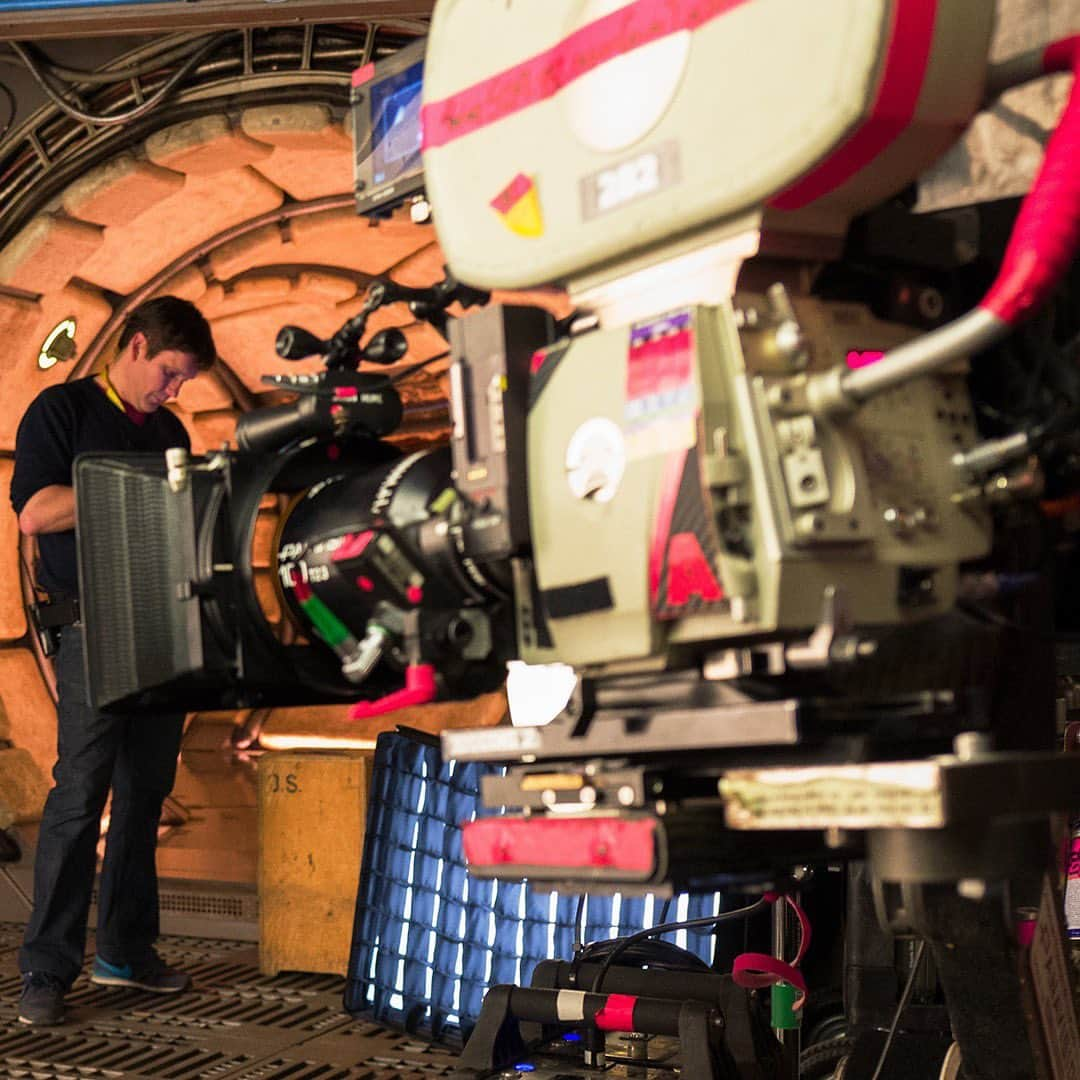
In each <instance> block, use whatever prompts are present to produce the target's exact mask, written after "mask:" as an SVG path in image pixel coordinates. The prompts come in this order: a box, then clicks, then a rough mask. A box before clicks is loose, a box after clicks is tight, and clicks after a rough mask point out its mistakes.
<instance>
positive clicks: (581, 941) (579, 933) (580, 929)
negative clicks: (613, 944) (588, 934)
mask: <svg viewBox="0 0 1080 1080" xmlns="http://www.w3.org/2000/svg"><path fill="white" fill-rule="evenodd" d="M588 895H589V894H588V893H582V894H581V895H580V896H579V897H578V901H577V912H576V914H575V915H574V945H575V946H576V950H577V951H579V950H581V949H584V948H585V927H584V926H583V925H582V921H581V917H582V915H584V914H585V898H586V897H587V896H588Z"/></svg>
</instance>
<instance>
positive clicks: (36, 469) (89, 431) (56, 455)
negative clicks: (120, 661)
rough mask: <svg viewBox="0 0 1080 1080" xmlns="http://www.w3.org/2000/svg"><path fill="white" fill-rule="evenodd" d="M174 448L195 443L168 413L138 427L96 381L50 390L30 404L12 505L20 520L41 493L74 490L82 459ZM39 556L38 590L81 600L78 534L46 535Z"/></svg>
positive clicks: (71, 531) (40, 542)
mask: <svg viewBox="0 0 1080 1080" xmlns="http://www.w3.org/2000/svg"><path fill="white" fill-rule="evenodd" d="M170 446H183V447H184V448H185V449H190V448H191V441H190V439H189V438H188V435H187V432H186V431H185V430H184V425H183V424H182V423H181V422H180V421H179V420H178V419H177V418H176V417H175V416H173V414H172V413H171V412H169V411H168V409H158V410H156V411H155V412H152V413H150V414H149V415H147V417H146V419H145V421H144V422H143V423H141V424H139V423H136V422H135V421H134V420H131V419H130V418H129V417H128V415H127V413H126V412H122V411H121V410H120V409H118V408H117V407H116V405H114V404H113V402H112V401H110V400H109V398H108V397H106V396H105V391H104V390H103V389H102V387H101V386H100V384H98V383H97V382H96V381H95V380H94V379H93V378H86V379H76V380H75V381H74V382H67V383H60V384H58V385H57V386H50V387H49V388H48V389H46V390H42V392H41V393H40V394H38V396H37V397H36V398H34V400H33V401H32V402H31V404H30V407H29V408H28V409H27V410H26V413H25V415H24V416H23V418H22V421H21V422H20V424H19V431H18V434H17V435H16V436H15V473H14V476H13V477H12V481H11V505H12V506H13V507H14V508H15V513H16V514H18V513H21V512H22V509H23V507H24V506H25V505H26V504H27V503H28V502H29V501H30V498H31V496H33V495H34V494H35V493H37V492H38V491H40V490H41V489H42V488H44V487H49V486H50V485H51V484H64V485H67V486H69V487H70V486H72V467H73V465H74V463H75V458H76V457H78V455H79V454H85V453H90V452H106V453H107V452H110V451H117V452H123V451H129V450H130V451H139V452H143V453H146V452H148V451H149V452H153V451H161V452H164V451H165V450H167V449H168V448H169V447H170ZM38 551H39V553H40V556H41V562H40V566H39V568H38V584H39V585H40V586H41V587H42V588H43V589H45V590H46V591H47V592H49V593H50V594H52V595H54V596H77V595H78V593H79V577H78V569H77V566H76V560H75V531H74V529H69V530H68V531H67V532H57V533H42V534H41V535H39V536H38Z"/></svg>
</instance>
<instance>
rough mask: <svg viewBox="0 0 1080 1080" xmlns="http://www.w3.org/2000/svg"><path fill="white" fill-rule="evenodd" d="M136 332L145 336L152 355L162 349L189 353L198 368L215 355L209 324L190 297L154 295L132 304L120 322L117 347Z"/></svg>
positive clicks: (203, 367) (202, 368) (206, 365)
mask: <svg viewBox="0 0 1080 1080" xmlns="http://www.w3.org/2000/svg"><path fill="white" fill-rule="evenodd" d="M139 333H142V334H144V335H145V336H146V343H147V346H148V347H149V349H150V355H151V356H152V357H153V356H157V354H158V353H159V352H162V351H163V350H165V349H176V350H177V351H178V352H186V353H191V354H192V355H193V356H194V357H195V362H196V364H197V365H198V368H199V370H200V371H206V370H208V369H209V368H210V367H212V366H213V363H214V360H215V358H216V357H217V349H216V348H215V346H214V336H213V334H211V333H210V324H209V323H208V322H207V321H206V319H205V317H204V316H203V313H202V312H201V311H200V310H199V309H198V308H197V307H196V306H195V305H194V304H193V303H191V301H190V300H181V299H180V297H179V296H155V297H154V299H153V300H146V301H144V302H143V303H141V304H140V305H139V306H138V307H137V308H135V309H134V311H132V312H131V314H130V315H129V316H128V317H127V322H125V323H124V329H123V331H122V332H121V334H120V343H119V345H117V349H118V350H120V351H122V350H123V349H124V348H125V346H126V345H127V343H128V342H129V341H130V340H131V339H132V338H133V337H134V336H135V335H136V334H139Z"/></svg>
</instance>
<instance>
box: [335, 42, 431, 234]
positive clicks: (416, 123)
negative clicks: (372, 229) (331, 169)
mask: <svg viewBox="0 0 1080 1080" xmlns="http://www.w3.org/2000/svg"><path fill="white" fill-rule="evenodd" d="M424 44H425V43H424V42H423V41H418V42H414V43H413V44H412V45H407V46H406V47H405V48H404V49H401V50H400V51H399V52H397V53H395V54H394V55H393V56H391V57H389V58H388V59H386V60H383V61H380V62H378V63H376V64H374V65H372V66H371V67H370V68H368V69H361V71H359V72H357V74H356V76H354V80H353V81H354V86H353V99H352V107H353V136H354V138H355V141H356V169H355V181H356V206H357V210H358V212H359V213H362V214H364V213H371V212H372V211H375V210H382V209H387V208H393V207H394V206H396V205H397V204H399V203H400V202H402V201H403V200H404V199H406V198H408V197H409V196H410V195H414V194H416V193H417V192H419V191H421V190H422V189H423V181H424V174H423V166H422V163H421V160H420V135H421V130H420V104H421V101H420V98H421V88H422V85H423V74H424V54H423V49H424Z"/></svg>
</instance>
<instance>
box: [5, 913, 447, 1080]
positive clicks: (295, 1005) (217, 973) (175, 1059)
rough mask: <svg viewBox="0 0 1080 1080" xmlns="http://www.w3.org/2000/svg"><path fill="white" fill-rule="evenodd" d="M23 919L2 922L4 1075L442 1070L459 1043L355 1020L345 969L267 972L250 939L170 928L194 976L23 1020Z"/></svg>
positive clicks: (124, 1078) (79, 986) (177, 953)
mask: <svg viewBox="0 0 1080 1080" xmlns="http://www.w3.org/2000/svg"><path fill="white" fill-rule="evenodd" d="M22 929H23V928H22V927H21V926H18V925H15V924H11V923H0V1080H6V1078H8V1077H20V1078H24V1080H61V1078H63V1080H81V1078H88V1080H91V1078H109V1080H278V1078H281V1080H285V1078H288V1080H436V1078H439V1077H445V1076H448V1075H449V1074H450V1072H451V1071H452V1069H453V1066H454V1062H453V1057H452V1055H451V1053H450V1052H449V1051H447V1050H443V1049H441V1048H439V1047H433V1046H430V1045H428V1044H426V1043H422V1042H418V1041H416V1040H415V1039H413V1038H411V1037H409V1036H407V1035H401V1034H399V1033H397V1032H393V1031H389V1030H388V1029H386V1028H383V1027H380V1026H378V1025H376V1024H370V1023H363V1022H360V1021H356V1020H353V1019H352V1018H351V1017H349V1016H348V1014H347V1013H345V1012H344V1011H343V1010H342V1007H341V994H342V989H343V987H344V980H342V979H339V978H337V977H335V976H331V975H305V974H300V973H284V974H280V975H275V976H272V977H271V976H264V975H261V974H260V973H259V969H258V966H257V960H256V952H255V949H254V947H252V946H250V945H247V944H245V943H244V942H235V941H210V940H205V939H201V938H181V937H169V938H163V939H162V940H161V941H160V942H159V948H160V951H161V953H162V955H163V956H164V957H165V958H166V959H167V960H168V961H169V962H170V963H172V964H176V965H177V966H180V967H182V968H184V970H185V971H188V972H189V973H190V974H191V976H192V978H193V980H194V983H195V985H194V987H193V988H192V990H190V991H189V992H187V993H184V994H178V995H175V996H168V997H163V996H160V995H154V994H147V993H144V992H142V991H137V990H122V989H106V988H104V987H98V986H94V985H93V984H92V983H91V982H90V981H89V980H88V978H87V977H86V973H85V971H84V974H83V976H82V977H80V978H79V980H78V981H77V982H76V983H75V986H74V987H73V988H72V990H71V993H70V994H69V995H68V999H67V1004H68V1018H67V1022H66V1023H64V1024H63V1025H61V1026H60V1027H55V1028H33V1027H28V1026H27V1025H25V1024H20V1023H19V1021H18V1015H17V1002H18V998H19V991H20V989H21V979H20V976H19V973H18V969H17V965H16V950H17V949H18V946H19V944H20V942H21V940H22Z"/></svg>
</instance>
